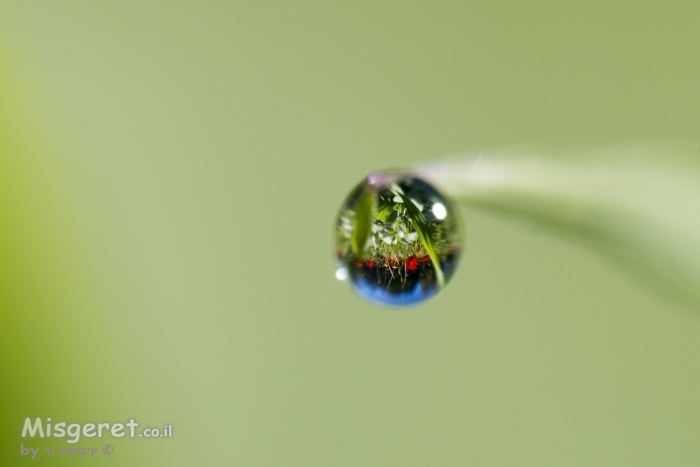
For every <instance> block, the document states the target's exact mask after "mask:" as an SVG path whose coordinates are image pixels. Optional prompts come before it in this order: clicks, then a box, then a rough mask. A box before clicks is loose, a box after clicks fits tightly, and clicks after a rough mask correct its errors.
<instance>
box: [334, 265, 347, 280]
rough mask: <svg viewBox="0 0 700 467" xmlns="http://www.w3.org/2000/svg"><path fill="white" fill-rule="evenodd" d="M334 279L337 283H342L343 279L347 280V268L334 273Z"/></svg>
mask: <svg viewBox="0 0 700 467" xmlns="http://www.w3.org/2000/svg"><path fill="white" fill-rule="evenodd" d="M335 278H336V279H338V280H339V281H344V280H345V279H347V278H348V270H347V268H338V269H337V270H336V271H335Z"/></svg>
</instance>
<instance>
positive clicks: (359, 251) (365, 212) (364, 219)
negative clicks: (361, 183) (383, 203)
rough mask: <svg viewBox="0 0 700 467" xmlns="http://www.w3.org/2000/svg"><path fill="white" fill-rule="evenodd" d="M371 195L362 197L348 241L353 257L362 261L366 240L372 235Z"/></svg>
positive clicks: (372, 205) (366, 194)
mask: <svg viewBox="0 0 700 467" xmlns="http://www.w3.org/2000/svg"><path fill="white" fill-rule="evenodd" d="M373 198H374V196H373V195H372V193H365V194H363V195H362V199H360V201H359V203H357V209H356V211H355V228H354V229H353V231H352V238H351V239H350V248H352V252H353V253H354V254H355V257H356V258H358V259H362V258H363V257H364V253H365V247H366V246H367V239H369V236H370V235H371V233H372V211H373V210H374V202H373Z"/></svg>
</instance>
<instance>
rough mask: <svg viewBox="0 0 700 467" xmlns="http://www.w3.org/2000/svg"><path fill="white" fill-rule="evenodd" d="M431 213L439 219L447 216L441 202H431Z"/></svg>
mask: <svg viewBox="0 0 700 467" xmlns="http://www.w3.org/2000/svg"><path fill="white" fill-rule="evenodd" d="M433 215H434V216H435V218H436V219H437V220H439V221H441V220H443V219H444V218H445V217H447V209H445V205H444V204H442V203H435V204H433Z"/></svg>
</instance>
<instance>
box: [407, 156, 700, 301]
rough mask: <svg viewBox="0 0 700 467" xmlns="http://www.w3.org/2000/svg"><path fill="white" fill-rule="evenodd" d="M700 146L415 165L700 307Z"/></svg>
mask: <svg viewBox="0 0 700 467" xmlns="http://www.w3.org/2000/svg"><path fill="white" fill-rule="evenodd" d="M696 148H697V147H695V148H679V147H656V148H649V147H639V146H638V147H613V148H603V149H595V150H586V151H583V152H582V153H581V152H579V154H574V156H577V157H574V158H571V157H569V158H567V159H562V157H561V156H559V157H557V158H551V157H546V156H543V155H542V153H541V152H533V151H527V150H522V149H519V150H510V151H500V152H499V153H494V155H492V156H489V155H488V154H486V155H484V154H482V155H479V156H478V157H473V158H467V157H462V158H455V159H453V160H447V161H444V162H438V163H434V164H426V165H423V166H419V167H416V168H415V169H414V170H412V171H411V172H412V173H414V174H416V175H418V176H420V177H424V178H426V179H427V180H429V181H431V182H433V183H434V184H436V185H437V186H439V187H440V188H441V190H442V191H443V192H444V193H446V194H448V195H450V196H452V197H454V198H455V199H457V200H458V201H460V202H461V203H463V204H464V205H466V206H470V207H475V208H480V209H482V210H486V211H488V212H492V213H494V214H499V215H504V216H507V217H509V218H512V219H515V220H524V221H528V222H530V223H536V224H538V225H540V226H541V227H544V228H545V229H546V230H549V231H550V232H553V233H554V234H556V235H558V236H561V237H567V238H570V239H573V240H575V241H577V242H578V243H580V244H583V245H584V246H586V247H588V248H591V249H592V250H595V251H597V252H598V253H600V254H602V255H603V256H605V257H607V258H610V259H612V260H614V261H616V262H618V264H622V265H623V266H625V267H626V269H627V271H628V272H631V273H632V274H634V275H636V276H637V277H638V278H641V279H643V280H644V282H646V284H647V285H648V286H649V287H650V288H651V289H652V290H655V291H657V292H661V293H662V294H663V295H665V296H666V297H667V298H671V299H672V300H674V301H676V302H681V303H685V304H686V305H690V306H691V307H692V308H694V309H700V164H699V163H698V159H697V150H696ZM679 158H681V159H679Z"/></svg>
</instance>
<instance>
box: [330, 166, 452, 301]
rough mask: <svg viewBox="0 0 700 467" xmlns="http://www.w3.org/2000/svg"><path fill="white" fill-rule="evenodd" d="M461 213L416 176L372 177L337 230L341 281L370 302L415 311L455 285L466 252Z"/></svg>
mask: <svg viewBox="0 0 700 467" xmlns="http://www.w3.org/2000/svg"><path fill="white" fill-rule="evenodd" d="M459 216H460V213H459V211H458V209H457V208H456V207H455V206H454V205H453V203H452V202H451V201H450V200H449V199H447V198H445V197H444V196H443V195H442V194H440V193H439V192H438V190H436V189H435V188H434V187H433V186H431V185H430V184H428V183H426V182H425V181H423V180H421V179H419V178H416V177H414V176H411V175H401V174H390V173H379V174H372V175H369V176H368V177H367V178H366V179H365V180H363V181H362V182H361V183H360V184H359V185H357V186H356V187H355V188H354V189H353V190H352V191H351V192H350V194H349V195H348V197H347V198H346V199H345V202H344V203H343V205H342V206H341V208H340V212H339V213H338V218H337V220H336V224H335V244H336V248H335V255H336V259H337V269H336V277H337V278H338V279H339V280H343V281H346V282H348V283H350V284H351V285H352V287H353V288H354V290H355V291H356V292H357V293H358V294H359V295H360V296H361V297H363V298H365V299H366V300H368V301H370V302H374V303H379V304H382V305H391V306H408V305H415V304H417V303H420V302H423V301H424V300H427V299H429V298H431V297H433V296H435V295H436V294H437V293H438V292H439V291H440V290H441V289H442V288H443V287H444V286H445V284H446V283H447V282H448V281H449V280H450V278H451V277H452V274H453V273H454V271H455V268H456V266H457V262H458V260H459V255H460V249H461V246H462V223H461V220H460V218H459Z"/></svg>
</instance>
